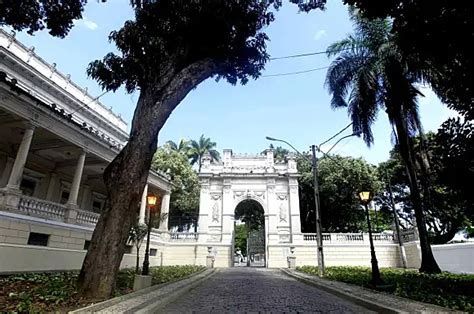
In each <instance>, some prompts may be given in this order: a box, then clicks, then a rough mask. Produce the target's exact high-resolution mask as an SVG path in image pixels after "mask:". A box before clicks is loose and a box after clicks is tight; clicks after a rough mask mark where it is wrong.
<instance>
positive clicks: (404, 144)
mask: <svg viewBox="0 0 474 314" xmlns="http://www.w3.org/2000/svg"><path fill="white" fill-rule="evenodd" d="M389 114H390V113H389ZM402 114H403V113H402V112H401V111H400V110H393V112H391V116H392V117H391V120H392V121H393V122H394V123H395V128H396V130H397V135H398V142H399V145H400V154H401V156H402V159H403V162H404V163H405V167H406V169H407V172H408V180H409V183H410V197H411V200H412V202H413V208H414V210H415V217H416V225H417V227H418V233H419V236H420V247H421V267H420V272H426V273H439V272H441V269H440V268H439V266H438V264H437V263H436V260H435V258H434V256H433V252H432V251H431V246H430V243H429V240H428V232H427V230H426V223H425V216H424V213H423V203H422V200H421V193H420V187H419V183H418V178H417V174H416V165H415V156H414V153H413V143H412V141H411V138H410V137H409V135H408V132H407V128H406V125H405V121H404V119H403V116H402Z"/></svg>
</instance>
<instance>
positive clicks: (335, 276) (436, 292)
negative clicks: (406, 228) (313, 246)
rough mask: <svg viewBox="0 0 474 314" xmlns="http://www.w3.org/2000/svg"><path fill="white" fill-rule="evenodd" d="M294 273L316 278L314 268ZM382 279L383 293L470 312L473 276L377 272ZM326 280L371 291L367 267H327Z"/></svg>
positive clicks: (473, 301) (473, 302) (473, 300)
mask: <svg viewBox="0 0 474 314" xmlns="http://www.w3.org/2000/svg"><path fill="white" fill-rule="evenodd" d="M297 270H298V271H301V272H304V273H307V274H310V275H317V274H318V268H317V267H313V266H302V267H298V268H297ZM380 273H381V276H382V279H383V280H384V281H385V282H386V283H387V284H388V285H391V288H390V289H388V290H387V289H384V291H385V292H389V293H392V294H395V295H397V296H401V297H405V298H409V299H412V300H416V301H420V302H426V303H431V304H435V305H439V306H444V307H449V308H451V309H454V310H462V311H474V275H463V274H451V273H447V272H443V273H441V274H425V273H420V272H418V271H416V270H405V269H395V268H381V269H380ZM325 277H326V278H327V279H330V280H337V281H342V282H346V283H351V284H355V285H358V286H363V287H366V288H373V286H372V285H371V284H370V280H371V278H372V277H371V270H370V268H368V267H327V268H326V276H325Z"/></svg>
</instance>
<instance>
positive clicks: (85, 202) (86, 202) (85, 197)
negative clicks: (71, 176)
mask: <svg viewBox="0 0 474 314" xmlns="http://www.w3.org/2000/svg"><path fill="white" fill-rule="evenodd" d="M90 204H91V187H90V186H89V185H87V184H85V185H84V186H83V188H82V200H81V209H82V210H92V208H91V206H90Z"/></svg>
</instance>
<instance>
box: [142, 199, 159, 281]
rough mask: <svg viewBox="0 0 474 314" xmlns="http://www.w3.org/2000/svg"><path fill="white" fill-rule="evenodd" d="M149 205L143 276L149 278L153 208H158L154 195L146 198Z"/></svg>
mask: <svg viewBox="0 0 474 314" xmlns="http://www.w3.org/2000/svg"><path fill="white" fill-rule="evenodd" d="M146 200H147V204H148V233H147V238H146V249H145V259H144V260H143V269H142V275H143V276H148V274H149V272H150V234H151V223H152V221H153V212H154V210H153V208H154V207H155V206H156V202H157V200H158V198H157V197H156V196H155V195H153V194H149V195H148V196H147V197H146Z"/></svg>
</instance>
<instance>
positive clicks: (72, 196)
mask: <svg viewBox="0 0 474 314" xmlns="http://www.w3.org/2000/svg"><path fill="white" fill-rule="evenodd" d="M85 161H86V152H85V151H82V152H81V154H80V155H79V159H78V160H77V165H76V170H75V171H74V178H73V180H72V184H71V191H70V192H69V199H68V201H67V205H69V206H73V207H74V206H77V196H78V195H79V187H80V185H81V178H82V171H83V170H84V162H85Z"/></svg>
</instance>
